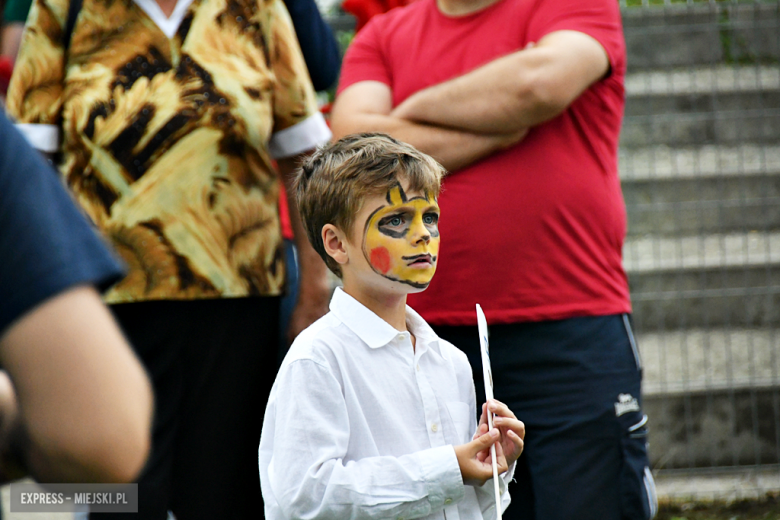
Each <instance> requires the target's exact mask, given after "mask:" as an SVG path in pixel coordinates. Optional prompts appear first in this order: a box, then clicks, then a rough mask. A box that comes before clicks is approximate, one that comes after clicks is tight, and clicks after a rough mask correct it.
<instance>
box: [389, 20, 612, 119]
mask: <svg viewBox="0 0 780 520" xmlns="http://www.w3.org/2000/svg"><path fill="white" fill-rule="evenodd" d="M608 72H609V59H608V57H607V53H606V51H605V50H604V48H603V47H602V46H601V44H600V43H599V42H598V41H596V40H595V39H593V38H592V37H590V36H588V35H586V34H584V33H581V32H577V31H555V32H552V33H550V34H548V35H546V36H544V37H543V38H542V39H540V40H539V42H537V44H536V45H535V46H533V47H530V48H527V49H524V50H521V51H517V52H514V53H512V54H509V55H507V56H503V57H501V58H498V59H496V60H494V61H491V62H490V63H488V64H486V65H484V66H482V67H480V68H478V69H475V70H473V71H471V72H469V73H467V74H464V75H463V76H460V77H458V78H455V79H452V80H450V81H447V82H444V83H440V84H439V85H435V86H433V87H430V88H428V89H425V90H422V91H420V92H417V93H415V94H413V95H412V96H410V97H409V98H407V99H406V100H405V101H404V102H403V103H401V104H400V105H399V106H398V107H397V108H396V109H395V110H394V111H393V112H392V115H394V116H396V117H399V118H404V119H409V120H411V121H416V122H419V123H428V124H434V125H442V126H445V127H451V128H457V129H460V130H463V131H468V132H485V133H490V132H515V131H518V130H520V129H524V128H528V127H532V126H535V125H538V124H540V123H542V122H544V121H547V120H549V119H552V118H554V117H555V116H557V115H559V114H560V113H561V112H563V111H564V110H565V109H566V107H568V106H569V105H570V104H571V103H572V102H573V101H574V100H575V99H577V97H579V96H580V94H582V93H583V92H584V91H585V89H587V88H588V87H589V86H590V85H592V84H593V83H594V82H596V81H598V80H599V79H601V78H603V77H604V76H605V75H606V74H607V73H608Z"/></svg>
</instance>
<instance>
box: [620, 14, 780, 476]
mask: <svg viewBox="0 0 780 520" xmlns="http://www.w3.org/2000/svg"><path fill="white" fill-rule="evenodd" d="M623 21H624V26H625V33H626V44H627V47H628V51H629V75H628V78H627V81H626V89H627V104H626V119H625V122H624V128H623V132H622V136H621V152H620V171H621V179H622V183H623V190H624V195H625V199H626V207H627V211H628V218H629V228H628V229H629V236H628V239H627V241H626V245H625V248H624V258H625V265H626V269H627V270H628V273H629V282H630V286H631V293H632V299H633V302H634V318H635V322H636V327H637V335H638V340H639V347H640V350H641V352H642V356H643V362H644V366H645V373H644V375H645V386H644V399H645V400H644V407H645V409H646V412H647V413H648V415H649V416H650V421H651V422H650V424H651V429H650V432H651V433H650V435H651V436H650V443H651V456H652V459H653V465H654V467H655V468H656V469H685V468H689V469H690V468H714V467H726V466H745V465H753V466H757V465H762V466H766V465H774V464H780V333H778V332H777V329H778V325H779V324H780V2H765V3H739V4H738V3H726V2H723V3H718V4H707V3H699V4H693V5H688V6H685V5H683V6H679V5H673V6H667V7H658V8H642V9H639V8H624V9H623Z"/></svg>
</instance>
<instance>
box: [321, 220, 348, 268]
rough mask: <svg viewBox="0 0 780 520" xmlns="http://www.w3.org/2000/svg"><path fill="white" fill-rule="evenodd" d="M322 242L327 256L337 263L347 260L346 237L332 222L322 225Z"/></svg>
mask: <svg viewBox="0 0 780 520" xmlns="http://www.w3.org/2000/svg"><path fill="white" fill-rule="evenodd" d="M322 244H323V245H324V246H325V252H326V253H328V256H330V257H331V258H333V259H334V260H335V261H336V262H337V263H338V264H339V265H344V264H346V263H347V262H349V255H348V254H347V247H346V237H345V236H344V233H342V232H341V230H340V229H339V228H337V227H336V226H334V225H333V224H325V225H324V226H322Z"/></svg>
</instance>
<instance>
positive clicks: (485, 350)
mask: <svg viewBox="0 0 780 520" xmlns="http://www.w3.org/2000/svg"><path fill="white" fill-rule="evenodd" d="M477 327H478V329H479V344H480V347H481V348H480V350H481V351H482V377H483V379H484V380H485V399H487V400H488V401H489V400H491V399H493V374H492V371H491V370H490V348H489V346H488V332H487V320H486V319H485V313H484V312H482V307H480V306H479V304H477ZM487 421H488V431H490V430H492V429H493V414H492V413H490V411H488V412H487ZM490 458H491V460H492V461H493V488H494V489H495V492H496V517H497V518H498V520H501V491H500V490H499V485H498V465H497V464H496V445H495V444H493V445H492V446H491V447H490Z"/></svg>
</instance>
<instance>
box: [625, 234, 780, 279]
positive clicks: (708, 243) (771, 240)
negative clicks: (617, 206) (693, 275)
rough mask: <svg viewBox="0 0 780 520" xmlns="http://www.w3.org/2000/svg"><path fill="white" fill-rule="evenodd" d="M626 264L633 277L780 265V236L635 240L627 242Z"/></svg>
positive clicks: (702, 236) (730, 235) (649, 238)
mask: <svg viewBox="0 0 780 520" xmlns="http://www.w3.org/2000/svg"><path fill="white" fill-rule="evenodd" d="M623 262H624V265H625V268H626V271H628V272H629V273H630V274H641V273H652V272H657V271H666V270H675V269H704V268H720V269H722V268H735V267H743V268H744V267H751V266H765V265H768V264H771V265H780V233H778V232H773V233H758V232H753V233H734V234H726V233H722V234H715V235H696V236H684V237H676V238H667V237H657V236H642V237H633V238H628V239H627V240H626V242H625V245H624V247H623Z"/></svg>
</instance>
